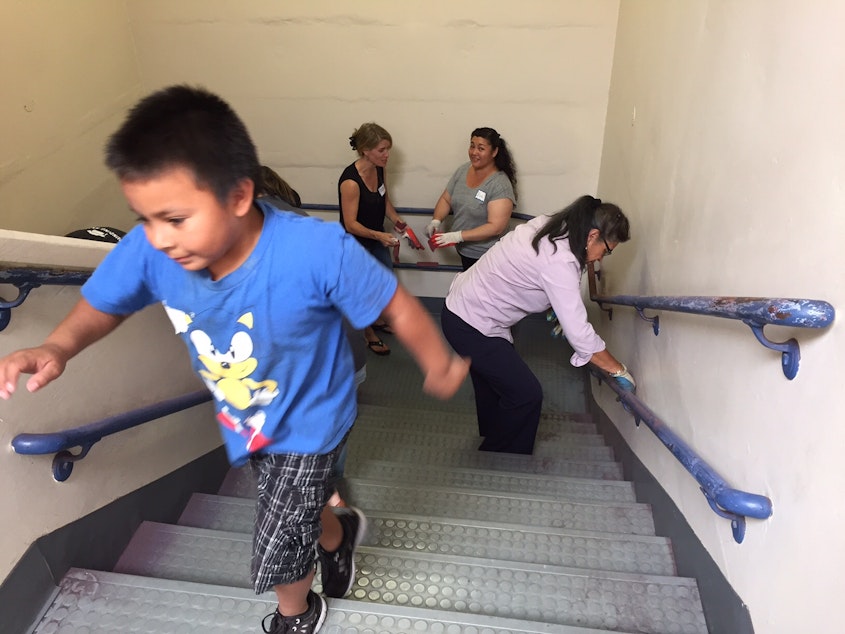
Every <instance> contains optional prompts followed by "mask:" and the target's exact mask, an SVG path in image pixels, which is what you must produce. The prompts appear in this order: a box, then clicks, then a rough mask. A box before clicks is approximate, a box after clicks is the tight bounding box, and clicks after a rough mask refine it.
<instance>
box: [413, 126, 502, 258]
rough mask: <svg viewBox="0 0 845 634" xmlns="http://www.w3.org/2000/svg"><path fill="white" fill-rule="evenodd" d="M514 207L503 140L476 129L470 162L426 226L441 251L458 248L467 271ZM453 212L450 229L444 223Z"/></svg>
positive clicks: (495, 237) (459, 171) (457, 174)
mask: <svg viewBox="0 0 845 634" xmlns="http://www.w3.org/2000/svg"><path fill="white" fill-rule="evenodd" d="M515 203H516V168H515V167H514V164H513V158H512V157H511V154H510V151H509V150H508V146H507V144H506V143H505V140H504V139H503V138H502V137H501V136H500V135H499V133H498V132H496V131H495V130H494V129H493V128H476V129H475V130H473V131H472V134H471V135H470V140H469V163H465V164H464V165H461V166H460V167H459V168H458V169H457V171H455V173H454V174H453V175H452V178H451V179H450V180H449V183H448V184H447V185H446V189H445V190H444V191H443V194H442V195H441V196H440V199H439V200H438V201H437V204H436V205H435V206H434V217H433V218H432V219H431V222H429V223H428V226H427V227H426V233H427V234H428V235H429V237H432V236H434V244H435V245H436V246H437V247H447V246H451V245H456V248H457V251H458V255H460V256H461V264H462V265H463V267H464V270H467V269H468V268H469V267H471V266H472V265H473V264H475V262H476V261H477V260H478V258H480V257H481V256H482V255H484V253H485V252H486V251H487V249H489V248H490V247H492V246H493V245H494V244H496V241H497V240H498V239H499V237H500V236H501V235H502V234H503V233H505V231H506V230H507V228H508V221H509V220H510V217H511V212H513V207H514V204H515ZM450 211H452V212H454V214H455V220H454V222H453V223H452V227H451V231H448V232H446V233H440V224H441V223H442V222H443V219H444V218H446V216H447V215H449V212H450Z"/></svg>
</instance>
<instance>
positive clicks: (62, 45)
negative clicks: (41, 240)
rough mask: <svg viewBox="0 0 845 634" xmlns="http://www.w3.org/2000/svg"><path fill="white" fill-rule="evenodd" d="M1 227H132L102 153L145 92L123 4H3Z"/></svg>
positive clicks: (106, 0)
mask: <svg viewBox="0 0 845 634" xmlns="http://www.w3.org/2000/svg"><path fill="white" fill-rule="evenodd" d="M0 84H2V86H3V99H0V139H2V142H0V228H2V229H12V230H16V231H30V232H36V233H47V234H54V235H64V234H65V233H68V232H69V231H72V230H74V229H80V228H83V227H88V226H92V225H97V224H100V225H109V226H114V227H118V228H122V229H126V228H127V227H128V226H129V225H130V224H131V223H132V219H131V218H130V216H129V213H128V212H127V210H126V204H125V203H124V202H123V201H122V200H121V198H120V195H119V191H118V188H117V186H116V184H115V182H114V179H113V178H112V177H111V176H110V175H109V174H108V172H107V170H106V169H105V167H103V160H102V148H103V144H104V142H105V139H106V137H107V135H108V134H109V133H110V132H111V131H112V130H113V129H114V128H116V127H117V125H119V122H120V120H121V118H122V117H123V115H124V112H125V110H126V108H127V107H128V106H129V105H131V104H132V102H134V101H135V100H136V99H137V97H138V94H139V88H140V85H139V75H138V70H137V64H136V60H135V52H134V48H133V45H132V37H131V33H130V31H129V22H128V19H127V14H126V6H125V2H118V1H115V0H78V1H74V2H55V1H50V0H27V1H25V2H24V1H20V0H15V1H7V2H2V3H0Z"/></svg>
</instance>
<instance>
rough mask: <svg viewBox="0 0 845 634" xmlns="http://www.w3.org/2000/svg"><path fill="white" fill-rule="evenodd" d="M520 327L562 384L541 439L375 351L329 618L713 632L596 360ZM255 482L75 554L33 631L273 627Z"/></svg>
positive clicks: (371, 625) (466, 631)
mask: <svg viewBox="0 0 845 634" xmlns="http://www.w3.org/2000/svg"><path fill="white" fill-rule="evenodd" d="M517 330H518V333H517V339H516V345H517V347H518V348H519V349H520V351H521V353H522V354H523V356H524V357H525V358H526V360H527V361H528V363H529V365H530V366H531V367H532V368H533V369H534V370H535V372H536V373H537V375H538V377H539V378H540V380H541V382H542V384H543V386H544V392H545V401H544V414H543V419H542V422H541V425H540V431H539V434H538V442H537V447H536V450H535V454H534V455H533V456H516V455H508V454H488V453H482V452H478V451H477V450H476V447H477V445H478V443H479V438H478V436H477V429H476V425H475V416H474V407H473V400H472V391H471V387H470V386H469V384H467V385H465V386H464V387H463V388H462V389H461V391H460V392H459V393H458V394H457V395H456V396H455V398H453V399H452V400H450V401H448V402H440V401H436V400H434V399H431V398H428V397H426V396H425V395H423V394H422V393H421V389H420V386H421V382H422V378H421V375H420V373H419V371H418V370H417V369H416V366H415V365H414V364H413V362H412V361H411V359H410V358H409V357H408V355H407V353H405V352H404V351H403V350H402V349H401V348H400V347H399V345H398V343H396V342H395V341H394V340H392V339H388V343H389V344H391V346H392V348H393V353H392V354H391V355H390V356H389V357H376V356H375V355H369V357H368V360H367V370H368V379H367V381H366V382H365V383H364V384H363V385H362V387H361V390H360V395H359V402H360V411H359V418H358V421H357V423H356V425H355V428H354V431H353V433H352V435H351V437H350V446H349V457H348V460H347V464H346V473H345V476H346V478H345V482H344V489H343V492H344V497H345V499H346V500H347V502H348V503H351V504H354V505H355V506H358V507H359V508H361V509H362V510H363V511H364V512H365V514H366V515H367V518H368V521H369V527H370V530H369V536H368V538H367V539H366V540H365V542H364V544H363V545H362V546H361V547H360V549H359V551H358V553H357V557H356V564H357V569H358V573H357V579H356V582H355V585H354V586H353V588H352V591H351V592H350V594H349V595H348V596H347V598H345V599H329V600H328V604H329V613H328V617H327V620H326V623H325V625H324V626H323V629H322V630H321V631H322V632H328V633H330V634H397V633H405V632H407V633H412V632H433V633H442V634H505V633H513V634H516V633H526V634H528V633H540V632H543V633H560V634H595V633H597V632H608V631H612V632H623V633H629V634H634V633H650V634H706V633H707V626H706V624H705V620H704V615H703V611H702V606H701V602H700V599H699V592H698V588H697V585H696V581H695V580H694V579H688V578H682V577H679V576H677V575H676V569H675V563H674V559H673V554H672V546H671V543H670V542H669V541H668V540H667V539H665V538H663V537H659V536H655V534H654V522H653V518H652V515H651V509H650V508H649V507H648V506H647V505H645V504H641V503H638V502H636V500H635V495H634V489H633V486H632V485H631V484H630V483H629V482H626V481H624V480H623V479H622V469H621V466H620V465H619V463H617V462H616V461H615V460H614V456H613V455H612V451H611V449H610V448H609V447H608V446H607V445H606V444H605V442H604V440H603V438H602V437H601V436H600V435H599V434H598V433H597V430H596V427H595V426H594V424H593V423H592V422H591V421H590V420H589V417H588V415H587V414H586V411H587V410H586V396H585V380H586V379H585V374H584V373H583V372H582V371H579V370H576V369H574V368H572V367H570V366H569V363H568V357H569V353H568V351H567V349H566V346H565V344H562V343H559V342H556V341H555V340H553V339H551V338H550V337H549V336H548V327H547V325H546V324H545V322H543V321H541V320H539V319H534V320H531V319H529V320H526V321H524V322H523V323H522V324H520V326H519V328H518V329H517ZM252 487H253V485H252V482H251V478H250V474H249V472H248V471H247V470H244V469H233V470H231V471H230V473H229V474H228V476H227V478H226V480H225V482H224V484H223V486H222V487H221V489H220V491H219V494H218V495H205V494H195V495H194V496H193V497H192V498H191V500H190V501H189V503H188V505H187V507H186V508H185V510H184V512H183V513H182V515H181V517H180V519H179V521H178V523H177V524H175V525H170V524H158V523H154V522H145V523H143V524H142V525H141V526H140V527H139V529H138V531H137V532H136V533H135V535H134V537H133V539H132V540H131V542H130V544H129V546H128V547H127V549H126V550H125V552H124V553H123V555H122V557H121V558H120V561H119V562H118V564H117V565H116V566H115V569H114V570H113V571H111V572H103V571H94V570H86V569H71V570H70V571H69V572H68V574H67V575H66V576H65V577H64V579H63V580H62V582H61V585H60V588H59V590H58V593H57V594H56V596H55V599H54V600H53V602H52V603H51V604H50V605H49V606H48V608H47V609H46V612H45V613H44V616H43V618H42V619H41V620H40V622H39V623H38V624H36V625H35V627H34V629H33V632H35V633H39V634H40V633H53V632H61V633H67V634H77V633H82V632H156V633H170V632H185V633H189V632H190V633H192V632H258V631H261V630H260V625H259V621H260V620H261V618H262V617H263V616H264V615H266V614H268V613H270V612H272V611H273V609H274V607H275V602H274V596H273V595H272V593H268V594H266V595H261V596H259V597H256V596H255V594H254V593H253V592H252V590H251V584H250V580H249V559H250V552H251V532H252V513H253V501H252V499H251V496H252V495H253V491H252ZM317 588H318V589H319V586H317Z"/></svg>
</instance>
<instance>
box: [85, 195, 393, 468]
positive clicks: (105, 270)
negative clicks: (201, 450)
mask: <svg viewBox="0 0 845 634" xmlns="http://www.w3.org/2000/svg"><path fill="white" fill-rule="evenodd" d="M257 204H258V206H259V208H260V209H261V210H262V211H263V213H264V226H263V228H262V231H261V237H260V238H259V240H258V243H257V244H256V246H255V249H254V250H253V252H252V253H251V254H250V255H249V257H248V258H247V260H246V261H245V262H244V263H243V264H241V266H240V267H238V269H236V270H235V271H233V272H232V273H230V274H229V275H226V276H225V277H223V278H222V279H220V280H217V281H213V280H212V279H211V276H210V275H209V274H208V272H207V271H198V272H192V271H187V270H185V269H184V268H182V267H181V266H180V265H179V264H177V263H176V262H174V261H173V260H171V259H170V258H168V257H167V256H166V255H165V254H164V253H162V252H161V251H157V250H156V249H154V248H153V247H152V246H151V245H150V243H149V242H148V241H147V238H146V235H145V234H144V230H143V227H136V228H135V229H133V230H132V231H130V232H129V234H128V235H127V236H126V237H125V238H124V239H123V240H121V241H120V242H119V243H118V244H117V246H115V248H114V250H113V251H112V252H111V253H109V255H108V256H107V257H106V258H105V259H104V260H103V262H102V264H101V265H100V266H99V267H97V269H96V271H95V272H94V274H93V275H92V276H91V278H90V279H89V280H88V281H87V282H86V283H85V285H84V286H83V287H82V294H83V296H84V297H85V299H86V300H87V301H88V303H90V304H91V305H92V306H93V307H94V308H96V309H97V310H100V311H102V312H105V313H110V314H118V315H125V314H129V313H133V312H135V311H138V310H140V309H141V308H144V307H145V306H148V305H149V304H153V303H155V302H162V303H163V304H164V307H165V310H166V311H167V314H168V316H169V317H170V320H171V322H172V323H173V326H174V328H175V330H176V332H177V333H178V334H179V335H180V336H181V337H182V339H183V340H184V341H185V343H186V345H187V346H188V351H189V354H190V355H191V363H192V365H193V367H194V370H195V371H196V372H197V373H198V374H199V376H200V377H201V378H202V379H203V381H204V382H205V384H206V385H207V386H208V388H209V390H210V391H211V392H212V394H213V396H214V400H215V404H216V407H217V420H218V422H219V424H220V430H221V433H222V435H223V440H224V441H225V443H226V450H227V452H228V455H229V460H230V462H231V463H232V464H234V465H238V464H242V463H244V462H245V461H246V459H247V457H248V456H249V454H251V453H253V452H256V451H261V452H263V453H296V454H320V453H327V452H328V451H331V450H332V449H334V448H335V447H336V446H337V444H338V443H339V442H340V441H341V440H342V438H343V437H344V435H345V434H346V432H347V431H348V430H349V428H350V427H351V426H352V423H353V422H354V421H355V416H356V414H357V410H356V400H355V384H354V381H353V375H354V367H353V362H352V353H351V351H350V349H349V344H348V342H347V339H346V335H345V334H344V329H343V322H342V317H346V319H347V320H349V322H350V323H351V324H352V326H353V327H355V328H364V327H365V326H368V325H369V324H371V323H373V322H374V321H376V318H377V317H378V316H379V314H380V313H381V312H382V310H384V308H385V307H386V306H387V304H388V303H389V302H390V300H391V298H392V297H393V295H394V293H395V292H396V287H397V281H396V278H395V277H394V276H393V275H392V274H391V272H390V271H389V270H387V269H386V268H385V267H383V266H381V265H380V264H379V263H378V262H377V261H376V260H375V259H374V258H373V257H372V256H371V255H370V254H369V253H367V252H366V251H365V250H364V249H363V248H362V247H361V246H360V245H359V244H358V242H357V241H356V240H355V239H354V238H353V237H352V236H351V235H349V234H348V233H346V232H345V231H343V229H342V228H341V227H340V226H339V225H337V224H335V223H327V222H323V221H322V220H319V219H317V218H309V217H302V216H298V215H295V214H292V213H287V212H280V211H278V210H276V209H274V208H273V207H272V206H270V205H269V204H267V203H265V202H262V201H258V202H257Z"/></svg>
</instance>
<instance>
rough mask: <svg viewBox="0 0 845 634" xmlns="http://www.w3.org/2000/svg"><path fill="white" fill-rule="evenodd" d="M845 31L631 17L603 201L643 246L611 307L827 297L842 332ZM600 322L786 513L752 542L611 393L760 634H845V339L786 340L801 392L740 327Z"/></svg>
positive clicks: (635, 251) (614, 92) (669, 15)
mask: <svg viewBox="0 0 845 634" xmlns="http://www.w3.org/2000/svg"><path fill="white" fill-rule="evenodd" d="M843 22H845V7H843V5H842V4H841V3H836V2H822V1H814V2H802V3H798V2H790V1H786V0H780V1H775V2H771V1H767V2H763V1H762V0H757V1H751V0H746V1H743V2H676V1H675V0H627V1H623V2H622V4H621V9H620V20H619V29H618V36H617V41H616V52H615V58H614V66H613V75H612V80H611V89H610V103H609V111H608V119H607V133H606V138H605V144H604V152H603V158H602V168H601V177H600V180H599V193H600V195H601V196H602V197H603V198H606V199H612V200H615V201H617V202H619V203H620V204H621V205H622V206H623V208H624V209H626V210H627V211H628V213H629V214H630V217H631V221H632V227H633V229H632V231H633V236H634V237H633V239H632V241H631V242H630V243H629V244H626V245H624V246H622V247H620V248H619V249H618V250H617V251H614V254H613V257H612V258H608V260H607V266H606V276H607V280H608V285H609V288H608V291H609V292H610V293H621V294H644V295H663V294H666V295H675V294H690V295H751V296H758V295H766V296H775V297H777V296H784V297H808V298H818V299H824V300H826V301H829V302H830V303H832V304H833V305H834V306H835V307H837V308H839V310H840V319H841V318H842V315H841V313H842V310H843V307H844V306H845V288H843V282H842V275H843V274H842V271H843V270H845V255H843V249H842V243H843V238H845V213H843V206H844V205H845V193H843V187H844V186H845V169H843V168H845V163H844V162H843V156H845V154H843V147H845V122H844V121H845V120H843V116H842V113H843V108H842V106H843V103H845V48H843V46H842V38H841V28H840V27H841V25H842V24H843ZM647 312H648V311H647ZM594 316H595V317H596V320H597V323H598V324H599V328H600V330H601V331H602V333H603V334H604V335H605V336H606V337H607V339H608V343H609V348H610V350H611V351H613V352H614V353H615V354H617V355H618V356H619V357H620V358H621V359H623V360H624V361H625V362H626V363H628V365H629V366H630V367H631V369H632V371H633V372H634V374H635V376H636V377H637V378H638V379H639V381H640V389H639V394H640V396H641V397H642V398H643V399H644V400H645V401H646V402H647V403H648V404H649V405H650V406H651V407H652V408H653V409H654V410H655V411H656V412H657V413H658V415H660V416H661V417H663V418H664V419H665V420H666V421H667V422H668V423H670V425H671V426H673V427H674V428H675V429H676V430H677V431H679V432H680V434H681V435H682V437H683V438H684V439H686V440H687V441H688V442H689V443H690V444H692V445H693V446H694V447H695V448H697V449H698V450H699V451H700V453H701V454H702V455H703V457H704V458H705V459H706V460H708V461H709V462H710V463H711V464H712V465H713V466H714V467H715V468H716V470H717V471H719V472H720V473H721V474H722V475H723V476H724V477H725V478H726V479H727V480H728V481H729V482H730V483H731V484H732V485H733V486H735V487H737V488H739V489H744V490H747V491H750V492H753V493H759V494H763V495H767V496H769V497H771V499H772V500H773V502H774V516H773V517H772V518H771V519H770V520H768V521H764V522H761V521H754V520H752V521H750V522H749V525H748V533H747V536H746V538H745V542H744V543H743V544H742V545H738V544H736V543H735V542H734V541H733V539H732V537H731V532H730V527H729V524H728V522H727V521H726V520H723V519H720V518H718V517H717V516H716V515H715V514H714V513H713V512H712V511H711V510H710V509H709V507H708V506H707V504H706V502H705V500H704V498H703V496H702V495H701V493H700V492H699V491H698V489H697V487H696V485H695V484H694V481H693V480H692V479H691V478H690V477H689V476H688V475H687V474H686V472H685V471H683V470H682V469H681V468H680V467H679V466H678V464H677V463H676V462H675V460H674V458H673V457H672V456H671V455H670V454H669V452H668V451H667V450H666V449H664V448H663V447H662V445H658V443H657V442H656V441H655V440H654V438H653V436H652V434H651V433H650V432H649V431H647V430H646V429H645V428H641V429H639V430H637V429H635V427H634V425H633V422H632V420H631V419H630V417H628V416H627V415H625V414H624V413H623V412H622V411H621V409H620V408H619V406H618V405H616V404H614V403H613V399H612V398H611V397H610V395H609V394H608V392H607V391H606V388H603V389H602V391H601V394H602V395H603V397H602V403H603V405H604V407H605V409H606V410H607V411H608V412H610V413H611V414H612V415H613V417H614V418H615V420H616V423H617V425H618V426H619V428H620V429H621V430H622V432H623V434H624V435H625V437H626V438H627V439H628V441H629V442H630V443H631V445H632V446H633V447H634V448H635V449H636V451H637V452H638V453H639V455H640V457H641V459H642V460H643V461H644V462H645V463H646V465H647V466H648V468H649V469H650V470H651V471H652V473H654V474H655V475H656V476H657V478H658V480H659V481H660V482H661V483H662V484H663V486H664V487H666V489H667V491H668V492H669V493H670V495H671V496H672V497H673V498H674V500H675V501H676V503H677V504H678V506H679V507H680V508H681V510H682V511H683V513H684V515H685V517H686V518H687V520H688V521H689V522H690V524H691V525H692V527H693V529H694V530H695V532H696V533H697V535H698V536H699V537H700V539H701V540H702V542H703V543H704V544H705V546H706V547H707V548H708V550H709V551H710V553H711V554H712V555H713V557H714V559H715V560H716V562H717V563H718V564H719V566H720V567H721V568H722V570H723V571H724V573H725V574H726V575H727V577H728V579H730V581H731V583H732V584H733V586H734V588H735V590H736V591H737V593H738V594H739V595H740V596H741V597H742V599H743V600H744V601H745V602H746V603H747V604H748V606H749V609H750V611H751V615H752V618H753V620H754V625H755V631H756V632H757V633H758V634H794V633H795V632H818V633H825V634H833V633H835V632H841V631H842V626H841V609H840V606H839V601H840V599H841V589H842V583H841V578H842V570H843V567H845V546H843V540H842V538H841V535H842V532H843V529H845V521H843V520H845V517H843V515H845V512H844V511H843V509H845V505H843V503H842V491H843V489H845V469H843V468H842V450H843V447H845V427H843V425H842V423H843V417H842V411H843V408H842V400H841V397H842V384H843V381H845V371H843V369H842V368H843V366H842V351H843V350H845V333H843V330H842V328H841V326H840V325H836V324H835V325H834V326H833V327H832V328H830V329H829V330H827V331H823V332H814V331H803V330H796V331H791V330H787V329H782V328H781V329H775V330H771V331H769V329H767V334H768V336H769V337H770V338H771V339H774V340H777V341H782V340H784V339H787V338H789V337H790V336H793V335H794V336H796V337H797V338H798V340H799V341H800V343H801V354H802V360H801V366H800V371H799V373H798V376H797V378H796V379H795V380H793V381H788V380H787V379H786V378H785V377H784V376H783V374H782V372H781V369H780V361H779V355H778V354H777V353H775V352H773V351H770V350H767V349H765V348H763V347H762V346H761V345H760V344H759V343H757V341H756V340H755V339H754V337H753V335H752V333H751V331H750V329H749V328H748V327H746V326H745V325H743V324H741V323H739V322H730V321H724V320H719V319H707V318H703V317H695V316H690V315H678V314H672V313H663V314H661V316H660V318H661V334H660V335H659V336H658V337H655V336H654V335H653V334H652V331H651V329H650V327H649V325H648V324H646V323H644V322H641V321H640V320H639V319H638V318H637V317H636V314H635V313H634V311H633V310H631V309H625V308H618V309H617V310H616V311H615V312H614V317H613V322H612V325H611V324H610V323H609V322H608V321H607V319H606V318H604V317H599V316H598V313H597V312H594Z"/></svg>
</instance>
